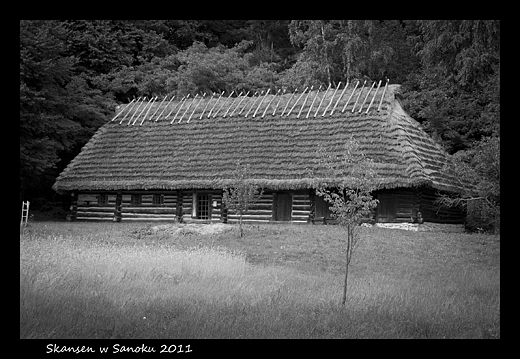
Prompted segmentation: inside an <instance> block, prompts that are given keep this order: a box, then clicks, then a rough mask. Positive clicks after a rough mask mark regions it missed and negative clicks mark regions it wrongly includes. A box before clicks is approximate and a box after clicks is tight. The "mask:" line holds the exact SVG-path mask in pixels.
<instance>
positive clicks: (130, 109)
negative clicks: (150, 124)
mask: <svg viewBox="0 0 520 359" xmlns="http://www.w3.org/2000/svg"><path fill="white" fill-rule="evenodd" d="M140 98H141V97H139V98H138V99H137V100H136V99H135V98H134V99H133V100H132V102H134V101H135V102H134V104H133V105H132V107H130V108H129V109H128V112H127V113H126V115H125V116H124V117H123V118H122V119H121V121H119V124H121V123H122V122H123V121H124V120H125V118H126V116H128V114H129V113H130V112H131V111H132V109H133V108H134V106H135V104H136V103H137V102H138V101H139V99H140ZM132 102H130V103H132Z"/></svg>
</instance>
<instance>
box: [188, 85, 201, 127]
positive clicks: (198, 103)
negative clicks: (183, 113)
mask: <svg viewBox="0 0 520 359" xmlns="http://www.w3.org/2000/svg"><path fill="white" fill-rule="evenodd" d="M204 97H206V93H205V92H204V94H203V95H202V97H201V98H200V100H199V102H197V106H195V108H194V109H193V111H192V112H191V115H190V117H188V121H186V123H190V120H191V117H192V116H193V114H194V113H195V111H197V108H198V107H199V106H200V103H201V102H202V100H203V99H204Z"/></svg>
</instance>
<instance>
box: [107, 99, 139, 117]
mask: <svg viewBox="0 0 520 359" xmlns="http://www.w3.org/2000/svg"><path fill="white" fill-rule="evenodd" d="M134 100H135V98H134V99H132V101H131V102H129V103H127V104H126V106H125V107H123V108H122V109H121V111H119V112H118V113H117V114H116V115H115V116H114V117H113V118H112V119H111V120H110V122H112V121H114V120H115V119H116V118H117V117H119V115H120V114H122V113H123V111H124V110H126V108H127V107H128V106H130V104H131V103H132V102H134Z"/></svg>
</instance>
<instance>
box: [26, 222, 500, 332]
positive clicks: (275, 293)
mask: <svg viewBox="0 0 520 359" xmlns="http://www.w3.org/2000/svg"><path fill="white" fill-rule="evenodd" d="M143 226H144V225H143V224H137V223H131V224H113V223H106V224H99V223H43V222H42V223H33V224H32V226H31V227H29V229H28V231H27V232H26V234H25V235H24V236H23V238H22V237H21V240H20V337H21V338H281V337H285V338H444V337H446V338H497V337H500V269H499V265H500V242H499V237H498V238H497V237H489V236H484V235H464V234H432V233H421V232H405V231H400V230H388V229H381V228H363V235H364V238H365V239H364V241H363V243H362V244H361V247H360V248H359V249H358V252H357V253H356V254H355V256H354V261H353V263H352V267H351V268H352V271H351V286H350V288H349V294H348V301H347V305H346V306H345V307H342V306H341V305H339V302H340V296H341V284H342V273H343V272H342V269H343V264H342V254H341V251H340V244H339V242H338V240H337V238H338V236H339V235H341V231H340V229H339V228H338V227H337V226H291V225H263V226H246V237H245V239H242V240H241V239H240V238H239V237H238V234H237V233H234V232H230V231H227V232H224V233H220V234H218V233H217V234H215V235H201V234H196V233H193V232H185V234H184V235H182V234H179V235H177V236H171V235H170V234H168V233H167V231H156V232H155V233H153V234H146V235H137V234H139V233H142V231H141V230H142V228H143Z"/></svg>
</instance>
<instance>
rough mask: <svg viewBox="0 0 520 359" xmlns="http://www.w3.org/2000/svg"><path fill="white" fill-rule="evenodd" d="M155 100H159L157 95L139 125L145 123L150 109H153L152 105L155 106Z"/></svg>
mask: <svg viewBox="0 0 520 359" xmlns="http://www.w3.org/2000/svg"><path fill="white" fill-rule="evenodd" d="M155 100H157V96H155V97H154V99H153V101H152V103H151V104H150V107H148V111H146V113H145V114H144V117H143V120H142V121H141V123H140V124H139V126H142V125H143V122H144V120H145V119H146V116H148V113H149V112H150V110H151V109H152V106H153V104H154V103H155Z"/></svg>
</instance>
